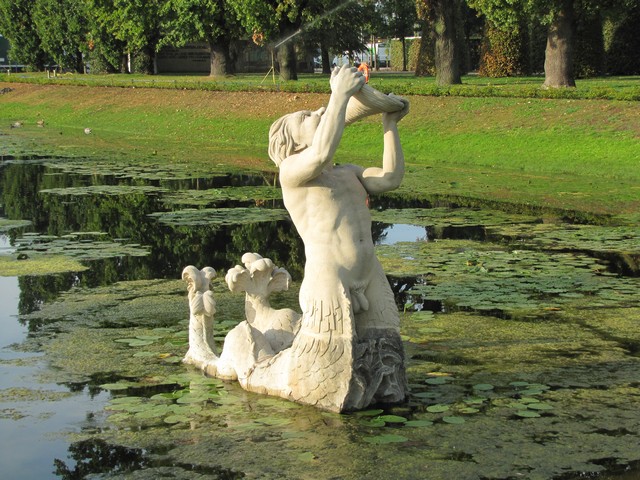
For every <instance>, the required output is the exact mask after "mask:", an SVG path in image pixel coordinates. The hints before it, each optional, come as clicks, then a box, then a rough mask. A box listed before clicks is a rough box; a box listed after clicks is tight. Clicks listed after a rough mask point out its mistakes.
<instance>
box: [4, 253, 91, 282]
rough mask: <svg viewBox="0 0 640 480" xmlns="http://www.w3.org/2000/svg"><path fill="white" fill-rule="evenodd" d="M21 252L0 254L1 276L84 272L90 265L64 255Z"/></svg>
mask: <svg viewBox="0 0 640 480" xmlns="http://www.w3.org/2000/svg"><path fill="white" fill-rule="evenodd" d="M18 255H19V254H14V255H9V256H5V255H0V276H3V277H18V276H22V275H51V274H55V273H65V272H82V271H84V270H88V268H89V267H87V266H85V265H83V264H81V263H80V262H78V261H77V260H74V259H72V258H69V257H67V256H64V255H47V256H35V257H27V258H23V257H19V256H18Z"/></svg>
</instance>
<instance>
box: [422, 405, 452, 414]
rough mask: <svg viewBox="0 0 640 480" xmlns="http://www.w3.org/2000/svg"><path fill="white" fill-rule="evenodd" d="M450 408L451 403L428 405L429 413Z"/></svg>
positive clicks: (440, 411)
mask: <svg viewBox="0 0 640 480" xmlns="http://www.w3.org/2000/svg"><path fill="white" fill-rule="evenodd" d="M448 410H449V405H430V406H428V407H427V412H429V413H442V412H446V411H448Z"/></svg>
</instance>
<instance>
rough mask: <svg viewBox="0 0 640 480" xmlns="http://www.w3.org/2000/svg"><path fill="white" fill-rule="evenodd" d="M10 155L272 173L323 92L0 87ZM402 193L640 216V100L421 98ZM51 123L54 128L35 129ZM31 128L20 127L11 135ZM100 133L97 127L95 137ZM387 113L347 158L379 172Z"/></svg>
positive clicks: (349, 139) (408, 134)
mask: <svg viewBox="0 0 640 480" xmlns="http://www.w3.org/2000/svg"><path fill="white" fill-rule="evenodd" d="M2 88H11V89H12V91H10V92H8V93H6V94H4V95H0V134H2V135H1V136H0V153H2V154H12V153H20V152H27V151H31V152H34V153H49V154H55V155H73V156H87V155H91V156H94V155H95V156H96V157H98V158H109V159H120V161H122V162H123V166H124V165H125V163H124V162H133V161H145V162H154V163H163V162H179V163H187V164H189V165H193V168H194V169H198V170H201V169H205V170H207V169H211V170H213V169H214V168H220V167H222V168H227V167H229V168H240V169H250V170H274V166H273V165H272V163H271V162H270V160H269V159H268V156H267V153H266V152H267V134H268V130H269V126H270V124H271V123H272V122H273V120H275V119H276V118H278V117H279V116H280V115H282V114H285V113H289V112H292V111H296V110H300V109H307V108H309V109H313V108H318V107H319V106H322V105H325V104H326V102H327V99H328V95H327V94H325V93H290V92H219V91H203V90H173V89H150V88H121V87H119V88H117V87H83V86H64V85H62V86H61V85H35V84H23V83H13V82H12V83H0V89H2ZM409 98H410V101H411V113H410V115H409V116H407V118H405V119H404V120H403V121H402V123H401V126H400V131H401V139H402V144H403V147H404V151H405V156H406V160H407V171H408V174H407V176H406V178H405V182H404V184H403V186H402V187H401V190H400V191H401V192H402V193H408V194H412V195H415V196H425V197H426V196H445V197H448V198H454V199H457V200H458V201H460V202H469V203H473V202H474V201H476V200H481V201H489V202H499V203H502V204H503V205H505V206H512V205H518V206H525V207H526V206H529V207H531V208H543V209H544V208H550V209H565V210H569V211H577V212H584V213H591V214H595V215H622V216H623V217H625V216H626V217H627V218H628V219H633V218H636V219H637V212H639V211H640V104H638V103H637V102H631V101H612V100H575V99H540V98H468V97H448V96H446V97H432V96H417V95H416V96H410V97H409ZM38 120H44V122H45V127H44V128H40V127H38V126H37V125H36V122H37V121H38ZM16 121H21V122H23V126H22V127H21V128H15V129H11V128H10V125H11V124H12V123H13V122H16ZM85 128H91V129H92V133H91V134H89V135H87V134H85V133H84V131H83V130H84V129H85ZM381 150H382V130H381V123H380V119H379V118H377V117H371V118H369V119H367V120H365V121H362V122H360V123H358V124H355V125H352V126H351V127H349V128H348V129H347V130H346V132H345V136H344V139H343V142H342V145H341V148H340V150H339V152H338V156H337V158H336V161H337V162H341V163H345V162H355V163H359V164H362V165H375V164H379V163H380V160H381Z"/></svg>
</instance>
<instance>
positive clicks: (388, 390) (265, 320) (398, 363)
mask: <svg viewBox="0 0 640 480" xmlns="http://www.w3.org/2000/svg"><path fill="white" fill-rule="evenodd" d="M364 83H365V80H364V77H363V76H362V72H359V71H357V70H356V69H355V68H352V67H348V66H344V67H342V68H336V69H334V71H333V72H332V75H331V80H330V84H331V96H330V98H329V103H328V105H327V107H326V108H320V109H319V110H317V111H315V112H310V111H302V112H297V113H292V114H289V115H286V116H284V117H282V118H280V119H279V120H277V121H276V122H275V123H274V124H273V125H272V127H271V130H270V132H269V156H270V157H271V159H272V160H273V161H274V162H275V163H276V164H277V165H278V167H279V170H280V175H279V176H280V184H281V186H282V195H283V199H284V203H285V207H286V208H287V210H288V211H289V214H290V215H291V218H292V220H293V222H294V224H295V226H296V228H297V230H298V232H299V234H300V236H301V237H302V240H303V242H304V246H305V255H306V263H305V271H304V279H303V281H302V285H301V288H300V308H301V309H302V316H301V318H300V319H299V320H298V318H297V317H294V316H293V315H291V314H290V313H289V312H287V313H286V314H285V313H283V314H282V315H283V317H282V318H284V320H281V319H280V318H279V317H278V315H280V314H278V315H276V314H274V315H272V316H269V317H267V316H266V315H267V314H269V315H271V313H272V310H273V309H271V307H270V306H269V304H268V302H267V301H266V298H267V297H268V294H269V293H270V291H269V290H268V289H263V290H262V291H260V292H258V291H251V293H250V290H249V289H248V288H247V287H246V285H248V283H247V281H246V280H242V276H243V275H245V276H246V275H247V274H246V273H244V269H242V267H236V268H235V269H231V270H230V271H229V273H228V274H227V283H228V285H229V287H230V288H231V289H232V290H234V288H237V285H239V284H242V289H243V290H244V291H246V292H247V301H246V310H247V311H246V315H247V321H245V322H241V324H239V325H238V326H237V327H236V328H235V329H234V330H232V331H231V332H230V333H229V334H228V335H227V337H226V338H225V343H224V348H223V351H222V354H221V355H220V357H219V358H218V357H217V356H216V357H215V358H211V359H209V360H207V361H205V362H203V363H202V364H201V365H199V366H200V368H202V369H203V370H204V371H205V372H206V373H207V374H210V375H214V376H218V377H220V378H228V379H237V380H238V381H239V383H240V384H241V385H242V387H243V388H245V389H247V390H250V391H253V392H258V393H266V394H270V395H277V396H280V397H284V398H287V399H290V400H294V401H296V402H300V403H305V404H309V405H314V406H317V407H319V408H322V409H326V410H330V411H335V412H342V411H348V410H357V409H361V408H365V407H367V406H368V405H371V404H374V403H398V402H401V401H403V400H404V399H405V398H406V395H407V383H406V376H405V368H404V352H403V346H402V341H401V339H400V333H399V331H400V329H399V322H400V321H399V314H398V309H397V307H396V304H395V301H394V297H393V293H392V291H391V288H390V287H389V284H388V281H387V279H386V277H385V275H384V272H383V270H382V267H381V265H380V263H379V262H378V260H377V258H376V256H375V254H374V245H373V239H372V236H371V216H370V213H369V209H368V196H369V195H370V194H377V193H382V192H386V191H389V190H392V189H395V188H397V187H398V186H399V185H400V182H401V180H402V178H403V175H404V157H403V153H402V149H401V146H400V140H399V136H398V129H397V123H398V122H399V121H400V120H401V119H402V118H403V117H404V116H405V115H406V114H407V113H408V110H409V104H408V102H407V101H406V100H405V99H402V98H400V97H395V96H391V95H390V96H386V95H382V94H381V93H380V92H377V91H375V90H374V89H372V88H371V87H369V86H368V85H364ZM373 113H383V115H382V126H383V132H384V133H383V135H384V137H383V138H384V152H383V158H382V166H381V167H370V168H363V167H360V166H356V165H339V166H335V165H334V164H333V157H334V154H335V152H336V149H337V148H338V145H339V143H340V140H341V137H342V133H343V131H344V128H345V126H346V125H347V124H349V123H351V122H353V121H355V120H357V119H359V118H362V117H363V116H366V115H371V114H373ZM248 255H253V256H249V257H248V256H247V255H245V256H244V257H243V262H244V263H245V266H246V267H247V270H249V271H250V272H249V273H250V274H251V275H254V276H255V275H256V273H257V272H258V270H259V269H257V268H256V269H253V268H250V267H249V265H248V262H249V261H251V263H252V264H253V262H255V261H259V262H263V263H270V261H268V262H267V260H268V259H262V258H261V257H259V256H257V254H248ZM245 258H246V260H245ZM269 268H271V267H269ZM269 268H267V270H269ZM269 271H270V272H271V273H270V275H271V276H273V275H274V272H275V270H269ZM276 275H277V273H276ZM270 281H271V282H275V283H276V284H278V282H281V280H277V279H276V278H275V277H273V279H272V280H270ZM259 283H261V284H263V285H264V281H261V282H259ZM271 291H273V290H271Z"/></svg>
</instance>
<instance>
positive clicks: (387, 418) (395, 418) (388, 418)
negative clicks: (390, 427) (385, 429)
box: [378, 415, 407, 423]
mask: <svg viewBox="0 0 640 480" xmlns="http://www.w3.org/2000/svg"><path fill="white" fill-rule="evenodd" d="M378 418H379V419H380V420H382V421H383V422H385V423H406V422H407V419H406V418H404V417H401V416H399V415H381V416H380V417H378Z"/></svg>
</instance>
